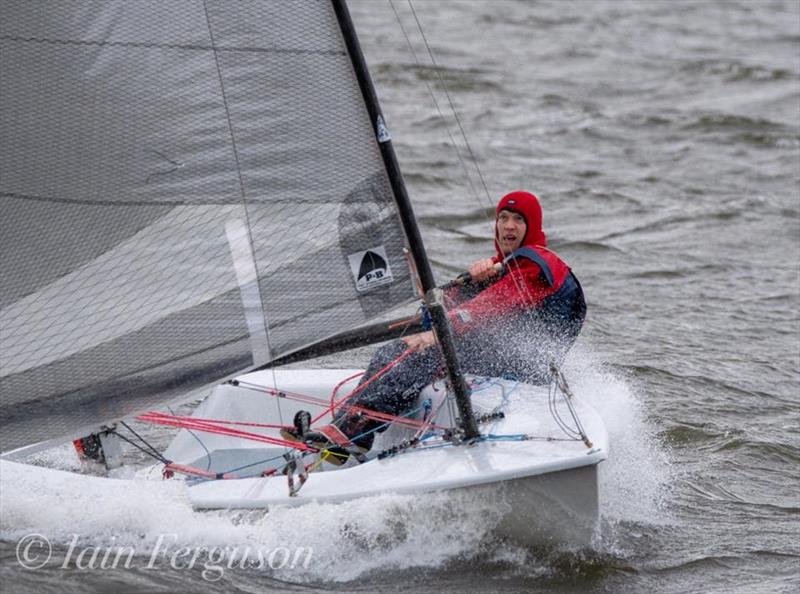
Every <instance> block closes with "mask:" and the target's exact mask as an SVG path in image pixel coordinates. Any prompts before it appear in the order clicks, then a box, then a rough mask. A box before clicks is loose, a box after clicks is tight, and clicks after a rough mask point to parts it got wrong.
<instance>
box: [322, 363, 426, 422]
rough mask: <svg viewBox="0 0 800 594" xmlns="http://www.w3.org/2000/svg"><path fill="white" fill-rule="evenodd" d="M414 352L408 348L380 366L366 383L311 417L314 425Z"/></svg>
mask: <svg viewBox="0 0 800 594" xmlns="http://www.w3.org/2000/svg"><path fill="white" fill-rule="evenodd" d="M413 352H414V351H412V350H411V349H406V350H405V351H403V352H402V353H401V354H400V356H399V357H397V358H395V359H393V360H392V361H390V362H389V363H388V364H387V365H384V366H383V367H382V368H380V369H379V370H378V371H376V372H375V375H373V376H372V377H371V378H369V379H368V380H367V381H365V382H364V383H362V384H359V385H358V386H356V388H355V389H354V390H353V391H352V392H350V393H349V394H348V395H347V396H344V397H343V398H341V399H340V400H338V401H336V402H335V403H333V404H331V405H330V406H329V407H328V408H327V409H326V410H324V411H322V413H320V414H319V415H317V416H316V417H314V418H313V419H311V424H312V425H313V424H314V423H316V422H317V421H319V420H320V419H321V418H322V417H324V416H325V415H327V414H328V412H331V413H332V412H333V411H334V410H336V409H337V408H339V407H341V406H342V405H343V404H345V403H346V402H347V401H348V400H350V399H351V398H353V396H355V395H356V394H358V393H359V392H361V391H362V390H364V388H366V387H367V386H369V385H370V384H371V383H372V382H374V381H375V380H377V379H378V378H380V377H381V376H382V375H384V374H385V373H387V372H388V371H390V370H391V369H393V368H394V367H395V366H396V365H398V364H399V363H400V362H401V361H403V360H404V359H406V358H407V357H409V356H410V355H411V354H412V353H413Z"/></svg>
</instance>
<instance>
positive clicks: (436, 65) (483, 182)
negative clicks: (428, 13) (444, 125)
mask: <svg viewBox="0 0 800 594" xmlns="http://www.w3.org/2000/svg"><path fill="white" fill-rule="evenodd" d="M407 1H408V7H409V8H410V9H411V14H412V15H413V16H414V22H415V23H416V24H417V29H419V33H420V36H421V37H422V41H423V42H424V44H425V49H426V51H427V52H428V57H430V59H431V63H432V64H433V70H434V72H435V73H436V77H437V78H438V79H439V84H441V85H442V90H443V91H444V94H445V96H446V97H447V102H448V104H449V105H450V110H451V111H452V112H453V118H454V119H455V121H456V124H457V125H458V129H459V132H460V133H461V137H462V138H463V139H464V146H465V147H466V149H467V152H468V153H469V156H470V159H471V160H472V163H473V165H474V166H475V171H476V172H477V174H478V178H479V179H480V180H481V185H482V186H483V191H484V192H485V194H486V199H487V201H488V202H489V204H490V205H491V202H492V198H491V194H490V192H489V188H488V187H487V185H486V180H485V179H484V177H483V173H482V172H481V169H480V166H479V165H478V159H477V158H476V157H475V153H474V152H473V150H472V147H471V146H470V144H469V140H467V134H466V132H464V126H462V124H461V118H459V117H458V112H457V111H456V108H455V105H454V104H453V100H452V97H451V96H450V91H449V90H448V88H447V85H446V84H445V81H444V78H443V77H442V74H441V69H440V68H439V63H438V62H437V61H436V56H434V54H433V50H432V49H431V46H430V44H429V43H428V38H427V37H426V35H425V31H424V30H423V28H422V23H420V20H419V17H418V16H417V11H416V10H415V9H414V4H413V2H412V1H411V0H407ZM395 14H396V13H395ZM406 39H408V38H406ZM415 58H416V54H415ZM429 89H430V87H429ZM437 109H438V103H437ZM439 113H440V115H441V111H440V112H439ZM442 119H444V116H442ZM476 196H477V193H476Z"/></svg>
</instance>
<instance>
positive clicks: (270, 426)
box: [142, 411, 291, 429]
mask: <svg viewBox="0 0 800 594" xmlns="http://www.w3.org/2000/svg"><path fill="white" fill-rule="evenodd" d="M146 415H153V416H158V417H161V418H165V419H176V420H178V421H188V422H190V423H194V422H199V423H212V424H213V423H218V424H220V425H241V426H243V427H264V428H266V429H286V428H288V427H291V425H273V424H270V423H248V422H246V421H225V420H223V419H203V418H200V417H186V416H181V415H168V414H166V413H162V412H158V411H150V412H147V413H144V414H143V415H142V416H146Z"/></svg>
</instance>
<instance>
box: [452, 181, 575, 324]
mask: <svg viewBox="0 0 800 594" xmlns="http://www.w3.org/2000/svg"><path fill="white" fill-rule="evenodd" d="M501 210H509V211H512V212H516V213H519V214H521V215H522V216H523V217H524V218H525V223H526V229H525V236H524V237H523V240H522V244H521V246H520V248H519V249H517V250H516V251H515V252H514V253H513V254H510V255H509V256H506V255H505V254H503V253H502V251H501V250H500V246H499V244H498V243H497V233H498V229H497V222H495V242H494V245H495V250H496V251H497V255H495V257H494V258H492V260H494V261H495V262H505V274H504V275H503V276H502V277H501V278H500V279H499V280H497V281H496V282H494V283H492V284H491V285H490V286H489V287H487V288H486V289H484V290H483V291H481V292H480V293H479V294H478V295H477V296H476V297H474V298H472V299H470V300H469V301H465V302H463V303H460V304H459V305H458V306H457V307H456V308H455V309H452V310H451V311H450V314H449V315H450V320H451V322H452V325H453V327H454V328H455V330H456V332H459V333H461V332H465V331H467V330H470V329H472V328H474V327H480V326H483V325H484V324H487V323H491V322H492V321H494V320H496V319H499V318H501V317H505V316H507V315H508V314H510V313H516V312H521V311H526V310H531V309H536V308H539V307H542V305H543V303H545V300H546V299H547V298H548V297H550V296H552V295H555V294H556V293H558V291H559V289H561V287H562V285H564V282H565V281H566V280H567V278H568V277H569V276H570V269H569V267H568V266H567V265H566V263H565V262H564V261H563V260H561V258H559V257H558V256H557V255H556V254H555V253H554V252H551V251H550V250H548V249H547V237H546V235H545V234H544V231H543V230H542V208H541V206H540V205H539V199H538V198H536V196H534V195H533V194H531V193H529V192H522V191H517V192H511V193H510V194H506V195H505V196H503V198H501V199H500V202H499V203H498V204H497V209H496V214H500V211H501ZM448 297H451V298H453V299H454V301H455V302H458V297H457V295H455V294H454V293H450V294H448ZM548 301H549V300H548Z"/></svg>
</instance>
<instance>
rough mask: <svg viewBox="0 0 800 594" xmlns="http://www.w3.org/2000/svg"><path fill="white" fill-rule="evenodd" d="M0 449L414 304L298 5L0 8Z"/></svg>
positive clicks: (365, 166) (84, 2) (377, 197)
mask: <svg viewBox="0 0 800 594" xmlns="http://www.w3.org/2000/svg"><path fill="white" fill-rule="evenodd" d="M0 89H2V92H0V200H2V217H0V424H1V426H2V430H1V431H0V450H2V451H6V450H9V449H12V448H15V447H18V446H21V445H26V444H29V443H33V442H36V441H40V440H44V439H50V438H54V437H59V436H68V435H70V434H73V433H74V432H75V431H76V430H78V429H81V428H91V427H93V426H96V425H97V424H98V423H101V422H108V421H111V420H114V419H118V418H121V417H124V416H128V415H130V414H133V413H135V412H138V411H142V410H145V409H148V408H151V407H156V406H158V405H160V404H162V403H164V402H166V401H168V400H170V399H173V398H175V397H177V396H180V395H183V394H185V393H187V392H189V391H191V390H194V389H198V388H200V387H202V386H205V385H208V384H210V383H216V382H218V381H219V380H221V379H223V378H226V377H230V376H231V375H234V374H237V373H240V372H242V371H244V370H247V369H249V368H252V367H255V366H259V365H263V364H265V363H267V362H269V361H270V360H272V359H273V358H276V357H278V356H281V355H284V354H287V353H290V352H292V351H294V350H296V349H298V348H300V347H303V346H306V345H308V344H312V343H314V342H316V341H319V340H322V339H324V338H326V337H328V336H331V335H333V334H336V333H337V332H340V331H342V330H345V329H348V328H352V327H354V326H357V325H359V324H362V323H364V322H366V321H368V320H370V319H372V318H374V317H375V316H377V315H379V314H382V313H383V312H385V311H387V310H388V309H391V308H393V307H396V306H397V305H399V304H401V303H405V302H408V301H410V300H411V299H413V298H414V297H415V292H414V288H413V284H412V282H411V281H410V277H409V272H408V269H407V267H406V264H405V261H404V257H403V253H402V249H403V247H404V244H405V236H404V234H403V231H402V228H401V226H400V222H399V220H398V215H397V211H396V207H395V203H394V197H393V194H392V187H391V184H390V183H389V180H388V178H387V174H386V170H385V166H384V163H383V161H382V159H381V155H380V151H379V147H378V143H377V140H376V138H375V132H374V129H375V128H374V124H375V123H374V122H371V121H370V116H369V115H368V112H367V110H366V108H365V106H364V102H363V98H362V96H361V92H360V91H359V87H358V83H357V81H356V79H355V75H354V73H353V68H352V65H351V62H350V59H349V56H348V54H347V49H346V47H345V44H344V43H343V41H342V37H341V32H340V30H339V26H338V24H337V21H336V18H335V15H334V12H333V8H332V7H331V5H330V3H329V2H326V1H317V0H302V1H300V0H292V1H286V2H280V1H276V0H270V1H268V2H267V1H258V0H249V1H245V0H243V1H238V2H228V1H222V0H173V1H170V2H161V1H160V0H139V1H137V2H126V1H113V0H110V1H109V0H74V1H68V2H57V3H47V4H46V5H45V3H42V2H35V1H28V0H4V1H3V2H0Z"/></svg>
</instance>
